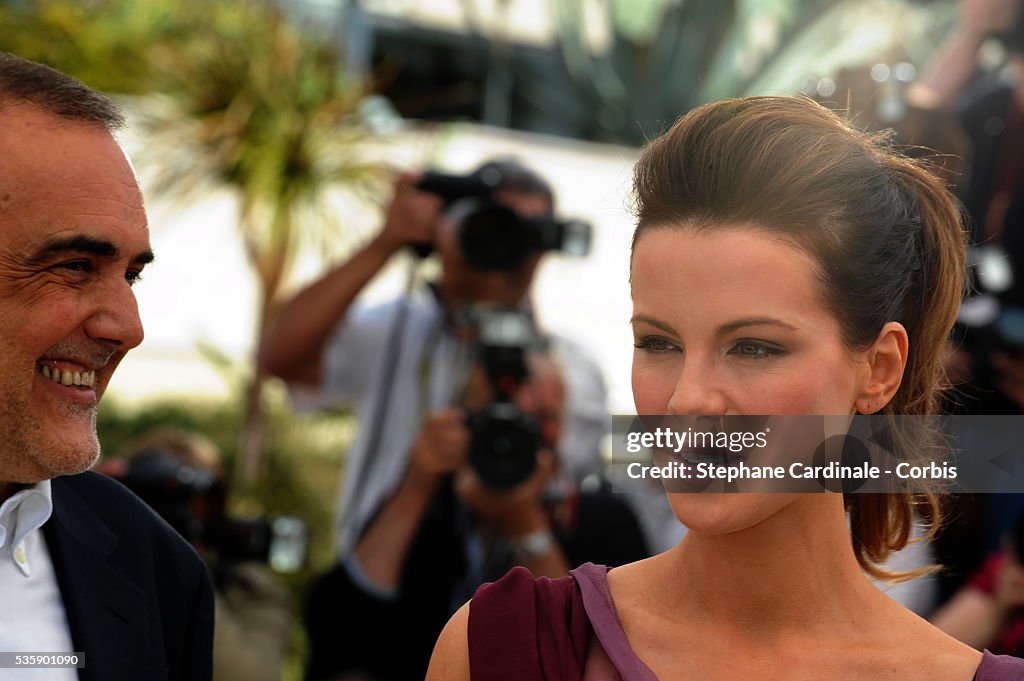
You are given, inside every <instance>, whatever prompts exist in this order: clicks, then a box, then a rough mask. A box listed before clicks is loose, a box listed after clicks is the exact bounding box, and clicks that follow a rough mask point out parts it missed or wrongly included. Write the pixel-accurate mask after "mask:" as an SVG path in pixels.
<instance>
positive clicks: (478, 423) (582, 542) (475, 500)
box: [306, 341, 647, 681]
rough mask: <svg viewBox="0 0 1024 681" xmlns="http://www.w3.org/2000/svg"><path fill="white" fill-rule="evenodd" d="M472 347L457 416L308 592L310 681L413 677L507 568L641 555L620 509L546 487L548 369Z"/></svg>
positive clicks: (554, 465) (632, 524) (552, 572)
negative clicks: (472, 600)
mask: <svg viewBox="0 0 1024 681" xmlns="http://www.w3.org/2000/svg"><path fill="white" fill-rule="evenodd" d="M481 345H482V346H483V347H482V348H481V350H482V351H481V353H480V355H481V361H480V363H479V364H477V365H476V366H474V368H473V369H472V370H471V372H470V376H469V380H468V382H467V385H466V389H465V392H464V394H463V395H462V400H461V401H462V404H463V405H464V407H463V408H457V407H449V408H443V409H438V410H436V411H433V412H431V413H429V414H428V415H427V416H426V418H425V419H424V422H423V425H422V427H421V428H420V430H419V432H418V433H417V435H416V437H415V439H414V442H413V446H412V454H411V458H410V461H409V465H408V468H407V469H406V472H405V475H404V476H403V478H402V481H401V482H400V484H399V486H398V489H397V490H396V491H395V493H394V494H393V495H392V496H391V497H390V498H389V499H388V500H387V501H385V502H384V504H383V505H382V506H381V508H380V510H379V512H378V513H377V514H376V515H375V516H374V518H373V519H372V520H371V521H370V523H369V524H368V526H367V528H366V529H365V531H364V532H363V534H362V535H361V537H360V538H359V540H358V541H357V542H356V545H355V547H354V550H353V551H352V553H351V555H350V556H348V557H347V558H346V559H345V561H344V563H343V564H341V565H339V566H337V567H335V568H334V569H333V570H332V571H330V572H328V573H327V574H326V575H324V576H323V577H322V578H321V579H320V580H319V581H318V582H317V584H316V585H315V586H314V587H313V589H312V591H311V593H310V596H309V599H308V607H307V611H306V622H307V632H308V635H309V644H310V653H311V655H310V663H309V667H308V669H307V678H308V679H310V680H321V679H339V678H352V677H353V676H355V677H358V678H371V679H376V680H377V681H391V680H393V679H394V680H397V679H413V678H421V677H422V676H423V675H424V674H425V673H426V668H427V663H428V661H429V657H430V653H431V650H432V649H433V646H434V642H435V640H436V638H437V636H438V635H439V634H440V632H441V630H442V628H443V627H444V624H445V622H446V621H447V618H448V617H449V616H450V614H451V613H452V612H454V610H455V609H457V608H458V607H459V606H460V605H461V604H462V603H463V602H465V601H466V600H467V599H468V598H469V597H470V596H472V594H473V592H474V590H475V589H476V587H478V586H480V584H482V583H483V582H485V581H492V580H495V579H497V578H498V577H499V576H501V575H502V574H504V573H505V572H506V571H507V570H508V569H509V568H510V567H512V566H514V565H523V566H525V567H527V568H528V569H530V570H531V571H532V572H533V573H534V574H535V575H538V576H541V575H544V576H549V577H559V576H563V575H565V574H568V570H569V568H570V567H571V566H574V565H577V564H580V563H583V562H587V561H591V562H593V561H608V562H609V563H610V564H614V565H619V564H623V563H626V562H629V561H631V560H634V559H639V558H642V557H646V555H647V550H646V546H644V543H643V538H642V534H641V531H640V528H639V525H638V524H637V521H636V519H635V517H634V516H633V515H632V513H631V512H630V510H629V509H628V507H627V506H626V505H625V503H624V502H622V501H621V500H620V499H618V498H616V497H615V496H614V495H612V494H610V493H608V492H594V493H581V492H580V491H579V490H578V489H577V488H576V486H575V485H574V484H573V483H572V482H571V481H569V480H567V479H565V478H562V479H560V482H561V484H556V485H553V484H552V483H553V482H555V481H557V480H559V478H558V459H557V455H556V453H555V450H554V445H555V443H557V441H558V439H559V434H560V429H561V424H562V410H563V407H564V400H565V395H564V389H563V386H562V382H561V377H560V375H559V373H558V367H557V365H556V364H555V363H554V362H553V361H552V360H551V359H550V358H548V357H545V356H542V355H537V354H534V353H532V352H530V351H528V350H524V349H523V348H522V347H520V348H519V349H518V350H519V352H520V353H521V354H522V357H521V358H519V359H517V358H514V357H513V358H512V359H511V360H509V356H508V355H506V356H505V357H503V358H501V359H499V360H494V359H493V358H492V359H488V358H487V355H488V352H487V350H486V347H487V343H486V341H485V342H484V343H482V344H481ZM491 347H492V349H493V346H491ZM510 347H511V346H510V345H504V346H501V350H508V349H509V348H510ZM493 354H502V353H492V355H493ZM510 354H511V355H515V354H517V353H516V352H515V351H513V352H512V353H510ZM527 355H528V356H527ZM516 364H519V366H518V369H515V368H513V369H512V370H508V369H509V367H514V366H515V365H516ZM514 375H515V376H518V377H519V378H518V379H512V378H511V377H512V376H514ZM503 391H504V392H505V394H502V393H503Z"/></svg>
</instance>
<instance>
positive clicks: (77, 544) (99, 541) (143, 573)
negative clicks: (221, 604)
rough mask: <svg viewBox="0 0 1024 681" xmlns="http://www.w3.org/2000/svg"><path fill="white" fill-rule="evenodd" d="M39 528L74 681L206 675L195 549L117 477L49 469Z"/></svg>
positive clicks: (208, 655) (208, 656) (209, 636)
mask: <svg viewBox="0 0 1024 681" xmlns="http://www.w3.org/2000/svg"><path fill="white" fill-rule="evenodd" d="M51 484H52V490H53V515H52V516H51V518H50V520H49V521H48V522H47V523H46V524H45V525H44V526H43V533H44V535H45V537H46V543H47V546H48V548H49V550H50V554H51V557H52V560H53V566H54V570H55V572H56V574H57V581H58V583H59V585H60V592H61V596H62V597H63V599H64V608H65V610H66V612H67V617H68V623H69V625H70V628H71V639H72V641H73V642H74V646H75V650H76V651H82V652H84V653H85V668H84V669H80V670H79V678H80V679H81V680H82V681H149V680H150V679H152V680H153V681H156V680H160V681H164V680H169V681H178V680H180V681H186V680H187V681H206V680H209V679H210V678H211V674H212V661H213V590H212V587H211V586H210V578H209V574H208V571H207V569H206V566H205V565H203V563H202V562H201V561H200V560H199V557H198V556H197V555H196V553H195V551H194V550H193V549H192V547H191V546H189V545H188V543H187V542H185V540H184V539H182V538H181V537H180V536H179V535H178V534H177V533H176V532H175V531H174V530H172V529H171V527H170V526H169V525H167V523H165V522H164V521H163V520H162V519H161V518H160V517H159V516H157V515H156V513H154V512H153V511H152V510H150V508H149V507H148V506H146V505H145V504H144V503H143V502H142V501H140V500H139V499H138V498H137V497H136V496H135V495H134V494H132V493H131V492H129V491H128V490H127V489H126V488H125V487H123V486H122V485H121V484H120V483H118V482H115V481H114V480H111V479H110V478H107V477H105V476H102V475H98V474H96V473H91V472H89V473H82V474H81V475H74V476H68V477H62V478H54V479H53V481H52V483H51Z"/></svg>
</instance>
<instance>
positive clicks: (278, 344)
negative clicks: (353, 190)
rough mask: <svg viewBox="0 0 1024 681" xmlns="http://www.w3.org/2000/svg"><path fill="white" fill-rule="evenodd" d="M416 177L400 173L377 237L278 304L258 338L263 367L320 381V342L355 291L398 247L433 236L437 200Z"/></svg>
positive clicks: (296, 380)
mask: <svg viewBox="0 0 1024 681" xmlns="http://www.w3.org/2000/svg"><path fill="white" fill-rule="evenodd" d="M418 180H419V175H415V174H406V175H401V176H399V177H398V179H397V180H396V181H395V196H394V198H393V199H392V201H391V203H390V205H389V206H388V209H387V215H386V220H385V223H384V228H383V229H382V230H381V232H380V233H379V234H378V235H377V237H376V238H374V239H373V240H372V241H370V242H369V243H368V244H366V246H364V247H363V248H361V249H360V250H358V251H357V252H356V253H355V255H353V256H352V257H351V258H349V259H348V260H347V261H345V262H344V263H342V264H341V265H339V266H338V267H335V268H333V269H331V270H330V271H329V272H327V274H325V275H324V276H323V277H321V278H320V279H319V280H317V281H316V282H315V283H313V284H312V285H310V286H309V287H307V288H306V289H304V290H302V291H300V292H299V293H298V294H297V295H296V296H295V297H294V298H292V299H291V300H289V301H288V302H286V303H285V304H284V305H283V306H281V309H280V310H279V311H278V312H277V315H276V317H275V318H274V320H273V321H272V323H271V325H270V327H269V329H268V332H267V334H266V335H265V336H264V337H263V338H262V339H261V342H260V349H259V364H260V369H261V370H262V371H265V372H266V373H268V374H272V375H274V376H277V377H279V378H282V379H284V380H285V381H287V382H288V383H292V384H300V385H317V384H319V383H320V379H321V374H322V371H323V368H322V356H323V353H324V346H325V345H326V343H327V340H328V339H329V338H330V336H331V333H332V332H333V331H334V329H335V327H336V326H337V324H338V320H340V319H342V318H344V316H345V314H346V313H347V312H348V309H349V308H350V307H351V305H352V302H353V301H354V300H355V299H356V296H357V295H359V292H360V291H362V290H363V288H364V287H365V286H366V285H367V284H368V283H369V282H370V280H371V279H373V277H374V276H376V274H377V272H379V271H380V269H381V268H382V267H384V265H385V264H386V263H387V262H388V260H390V259H391V256H392V255H394V254H395V253H396V252H397V251H398V250H400V249H401V248H403V247H405V246H406V245H408V244H410V243H416V242H423V241H426V242H429V241H431V240H432V239H433V234H434V229H435V228H436V225H437V218H438V215H439V214H440V210H441V200H440V199H439V198H438V197H436V196H434V195H432V194H426V193H424V192H420V191H416V189H415V184H416V182H417V181H418Z"/></svg>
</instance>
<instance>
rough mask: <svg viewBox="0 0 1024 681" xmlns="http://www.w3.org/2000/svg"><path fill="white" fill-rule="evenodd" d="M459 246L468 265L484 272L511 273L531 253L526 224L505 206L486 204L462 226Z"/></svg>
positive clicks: (460, 225) (465, 219)
mask: <svg viewBox="0 0 1024 681" xmlns="http://www.w3.org/2000/svg"><path fill="white" fill-rule="evenodd" d="M459 245H460V246H461V247H462V253H463V256H464V257H465V258H466V262H467V263H468V264H469V265H470V266H472V267H476V268H478V269H482V270H498V271H510V270H514V269H516V268H518V267H519V266H520V265H522V264H523V263H524V262H525V261H526V257H527V256H528V255H529V254H530V250H531V244H530V243H529V234H528V232H527V230H526V228H525V226H524V224H523V222H522V221H521V220H520V219H519V218H518V217H517V216H516V214H515V213H514V212H512V211H511V210H509V209H508V208H505V207H504V206H496V205H485V206H482V207H480V208H479V209H478V210H475V211H473V212H471V213H469V214H468V215H466V216H465V218H463V220H462V222H461V223H460V224H459Z"/></svg>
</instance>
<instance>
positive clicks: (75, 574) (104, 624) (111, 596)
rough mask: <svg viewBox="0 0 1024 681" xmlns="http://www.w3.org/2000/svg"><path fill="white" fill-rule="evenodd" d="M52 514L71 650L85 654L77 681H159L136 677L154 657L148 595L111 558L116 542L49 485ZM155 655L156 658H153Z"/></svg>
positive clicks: (70, 496) (58, 486) (64, 491)
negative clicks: (147, 601) (120, 570)
mask: <svg viewBox="0 0 1024 681" xmlns="http://www.w3.org/2000/svg"><path fill="white" fill-rule="evenodd" d="M52 489H53V516H52V517H51V518H50V520H49V521H48V522H47V523H46V525H44V527H43V531H44V534H45V536H46V541H47V546H48V548H49V550H50V554H51V556H52V560H53V566H54V570H55V572H56V573H57V580H58V583H59V584H60V591H61V596H62V597H63V599H64V608H65V610H66V611H67V617H68V623H69V625H70V628H71V639H72V641H74V643H75V649H76V650H79V651H83V652H84V653H85V668H84V669H80V670H79V678H80V679H81V681H101V680H106V679H139V678H147V679H148V678H159V677H158V676H157V675H154V674H152V673H151V672H150V673H148V674H146V675H145V676H140V674H139V671H140V670H142V669H147V668H148V667H149V666H150V662H151V661H152V660H153V659H154V655H153V651H151V650H149V645H150V644H149V642H150V641H152V640H153V637H152V636H151V632H149V631H147V629H148V627H149V626H150V619H149V614H148V612H147V606H146V595H145V592H144V591H143V589H142V588H141V587H140V586H139V585H137V584H134V583H132V582H130V581H128V580H127V579H126V578H125V577H124V576H123V575H122V574H121V573H120V572H118V571H117V570H116V569H115V567H114V565H112V564H111V558H112V555H113V554H114V549H115V547H116V546H117V543H118V538H117V535H116V534H114V532H113V531H111V529H110V528H109V527H108V526H107V525H106V524H105V523H104V522H103V521H102V520H101V519H100V518H99V517H98V516H97V515H96V514H95V513H94V512H93V511H92V509H90V508H89V506H88V505H87V504H85V503H84V502H83V501H82V500H81V498H80V497H79V496H78V495H77V494H75V492H74V490H73V489H72V487H71V485H69V484H68V483H67V482H66V481H64V480H61V479H60V478H56V479H54V480H53V483H52ZM157 657H159V656H157Z"/></svg>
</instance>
